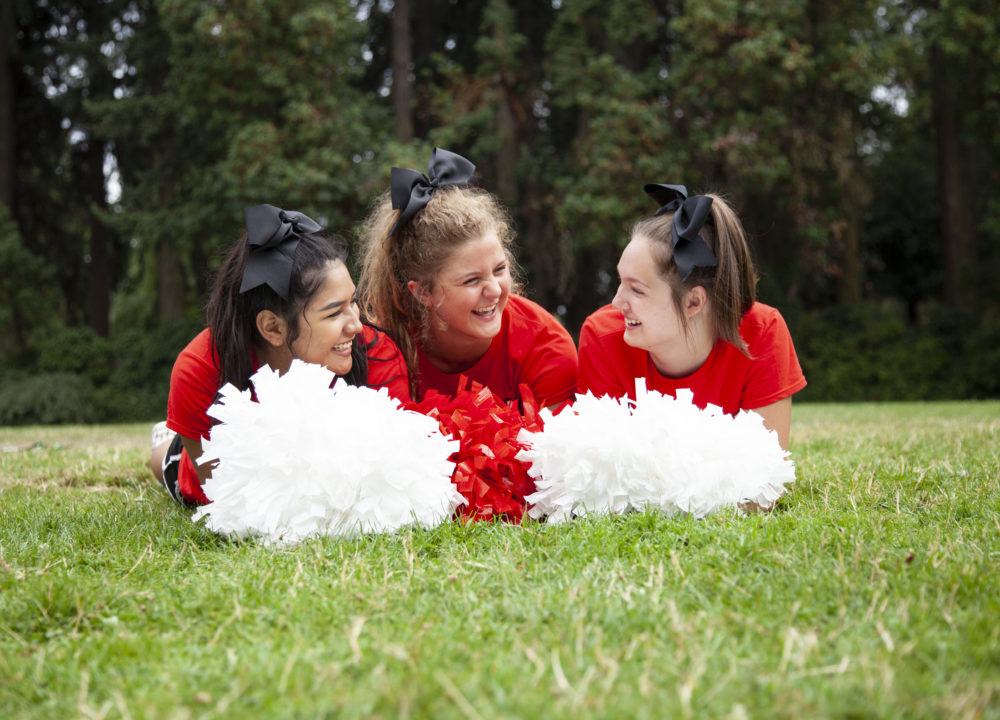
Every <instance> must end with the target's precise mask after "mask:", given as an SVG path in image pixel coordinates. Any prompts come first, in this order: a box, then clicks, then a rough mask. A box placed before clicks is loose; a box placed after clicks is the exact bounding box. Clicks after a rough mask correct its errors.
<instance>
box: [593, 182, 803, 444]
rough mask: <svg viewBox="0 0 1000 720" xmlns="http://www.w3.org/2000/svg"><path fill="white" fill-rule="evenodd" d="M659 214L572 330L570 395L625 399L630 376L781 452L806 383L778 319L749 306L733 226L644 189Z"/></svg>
mask: <svg viewBox="0 0 1000 720" xmlns="http://www.w3.org/2000/svg"><path fill="white" fill-rule="evenodd" d="M646 192H647V193H649V194H650V195H651V196H652V197H653V198H654V199H656V200H657V201H658V202H659V203H660V205H661V207H660V209H659V210H658V211H657V213H656V215H655V216H653V217H650V218H646V219H644V220H640V221H639V222H638V223H636V225H635V226H634V227H633V228H632V232H631V236H630V241H629V244H628V246H627V247H626V248H625V250H624V251H623V252H622V255H621V259H620V260H619V262H618V275H619V278H620V285H619V287H618V292H617V293H616V294H615V297H614V300H613V301H612V303H611V305H607V306H605V307H603V308H601V309H600V310H598V311H597V312H595V313H594V314H592V315H591V316H590V317H588V318H587V320H586V321H585V322H584V325H583V329H582V330H581V332H580V392H581V393H583V392H588V391H589V392H591V393H593V394H594V395H597V396H602V395H612V396H614V397H624V396H626V395H627V396H629V397H631V398H633V399H634V398H635V379H636V378H638V377H642V378H645V379H646V386H647V387H648V388H649V389H651V390H657V391H659V392H661V393H664V394H669V395H674V394H675V393H676V391H677V390H678V389H680V388H689V389H690V390H691V391H692V392H693V394H694V402H695V404H696V405H698V406H699V407H702V408H703V407H705V406H706V405H708V404H713V405H718V406H720V407H722V409H723V411H724V412H726V413H729V414H731V415H735V414H736V413H737V412H738V411H739V410H753V411H755V412H757V413H759V414H760V415H761V416H762V417H763V419H764V425H765V426H766V427H767V428H768V429H771V430H774V431H776V432H777V433H778V440H779V442H780V443H781V447H782V448H785V449H787V448H788V436H789V430H790V425H791V412H792V397H791V396H792V395H793V394H794V393H796V392H798V391H799V390H801V389H802V388H803V387H805V385H806V380H805V377H804V376H803V374H802V369H801V368H800V367H799V361H798V358H797V356H796V354H795V348H794V347H793V345H792V339H791V336H790V335H789V332H788V328H787V326H786V325H785V321H784V320H783V319H782V317H781V315H780V313H779V312H778V311H777V310H776V309H774V308H773V307H769V306H768V305H764V304H763V303H759V302H757V301H756V298H755V293H756V285H757V273H756V271H755V269H754V266H753V261H752V259H751V257H750V248H749V246H748V243H747V238H746V234H745V232H744V230H743V226H742V224H741V223H740V221H739V218H738V217H737V216H736V213H735V211H734V210H733V209H732V207H731V206H730V205H729V204H728V203H727V202H726V201H725V200H723V199H722V198H721V197H719V196H717V195H695V196H692V197H690V198H689V197H687V190H686V188H684V186H682V185H659V184H650V185H647V186H646Z"/></svg>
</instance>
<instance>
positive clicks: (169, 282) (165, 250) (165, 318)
mask: <svg viewBox="0 0 1000 720" xmlns="http://www.w3.org/2000/svg"><path fill="white" fill-rule="evenodd" d="M156 309H157V315H158V316H159V319H160V323H161V324H165V323H172V322H178V321H180V320H183V319H184V269H183V266H182V265H181V261H180V258H179V257H178V256H177V251H176V249H175V248H173V247H171V245H170V243H168V242H166V241H161V242H160V244H159V246H158V247H157V250H156Z"/></svg>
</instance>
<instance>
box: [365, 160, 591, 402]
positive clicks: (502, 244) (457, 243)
mask: <svg viewBox="0 0 1000 720" xmlns="http://www.w3.org/2000/svg"><path fill="white" fill-rule="evenodd" d="M474 170H475V166H473V165H472V163H471V162H469V161H468V160H466V159H465V158H463V157H462V156H460V155H456V154H455V153H451V152H449V151H447V150H442V149H440V148H435V149H434V152H433V153H432V154H431V160H430V163H429V166H428V172H427V174H426V175H424V174H422V173H419V172H417V171H416V170H409V169H403V168H393V169H392V175H391V182H390V192H389V193H386V194H384V195H382V197H380V198H379V199H378V200H377V201H376V203H375V207H374V209H373V210H372V212H371V213H370V214H369V216H368V218H367V219H366V221H365V222H364V225H363V227H362V230H361V240H362V244H363V246H364V257H363V261H362V269H361V278H360V281H359V283H358V284H359V289H360V297H361V300H362V306H363V307H364V308H365V310H366V311H367V312H369V313H370V314H371V317H372V318H373V319H374V320H375V321H376V322H378V323H379V325H380V326H382V327H385V328H386V329H387V330H388V332H389V334H390V335H391V336H392V337H393V339H395V340H396V342H397V343H398V344H399V346H400V348H402V350H403V354H404V355H405V356H406V359H407V365H408V366H409V368H410V382H411V388H412V391H413V396H414V399H415V400H418V401H419V400H421V399H423V397H424V395H426V393H427V392H428V391H430V390H437V391H439V392H441V393H443V394H445V395H448V396H454V395H455V394H456V393H457V391H458V387H459V381H460V379H461V378H462V377H463V376H464V377H467V378H470V379H472V380H474V381H476V382H479V383H481V384H483V385H485V386H486V387H488V388H490V389H491V390H492V391H493V392H494V393H496V394H497V395H498V396H499V397H500V398H501V399H502V400H504V401H505V402H509V401H512V400H521V399H522V398H521V392H520V389H519V387H520V385H521V384H524V385H526V386H527V387H528V388H530V390H531V392H532V394H533V395H534V397H535V399H536V400H537V401H538V403H539V404H540V405H542V406H551V405H561V404H563V403H565V402H566V401H567V400H569V399H571V398H572V397H573V394H574V392H575V390H576V380H577V357H576V348H575V346H574V344H573V340H572V338H571V337H570V335H569V333H567V332H566V330H565V329H564V328H563V327H562V325H560V324H559V321H558V320H556V319H555V318H554V317H553V316H552V315H550V314H549V313H548V312H547V311H545V310H544V309H543V308H542V307H541V306H539V305H537V304H535V303H534V302H532V301H531V300H528V299H527V298H524V297H522V296H521V295H519V294H517V289H518V288H517V284H516V282H515V280H514V269H515V268H514V259H513V255H512V252H511V245H512V244H513V239H514V233H513V229H512V227H511V222H510V219H509V217H508V215H507V213H506V211H505V210H504V209H503V207H502V206H501V205H500V203H499V201H498V200H497V199H496V198H495V197H494V196H493V195H492V194H490V193H488V192H486V191H485V190H482V189H479V188H475V187H471V186H470V185H468V184H467V183H468V182H469V180H471V178H472V174H473V172H474Z"/></svg>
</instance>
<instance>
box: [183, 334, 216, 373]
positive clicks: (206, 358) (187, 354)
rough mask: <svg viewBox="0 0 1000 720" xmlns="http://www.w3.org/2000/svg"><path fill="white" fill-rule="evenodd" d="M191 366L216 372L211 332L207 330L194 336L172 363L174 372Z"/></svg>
mask: <svg viewBox="0 0 1000 720" xmlns="http://www.w3.org/2000/svg"><path fill="white" fill-rule="evenodd" d="M191 366H210V367H211V368H213V369H216V370H217V366H216V362H215V350H214V346H213V344H212V332H211V330H209V329H208V328H205V329H204V330H202V331H201V332H200V333H198V334H197V335H195V336H194V338H193V339H192V340H191V342H189V343H188V344H187V345H186V346H185V347H184V349H183V350H181V352H180V354H179V355H178V356H177V360H176V361H175V362H174V368H175V370H176V369H178V368H190V367H191Z"/></svg>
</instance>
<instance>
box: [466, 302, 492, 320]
mask: <svg viewBox="0 0 1000 720" xmlns="http://www.w3.org/2000/svg"><path fill="white" fill-rule="evenodd" d="M496 310H497V303H493V304H492V305H490V306H489V307H486V308H476V309H475V310H473V311H472V314H473V315H478V316H479V317H489V316H490V315H492V314H493V313H495V312H496Z"/></svg>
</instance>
